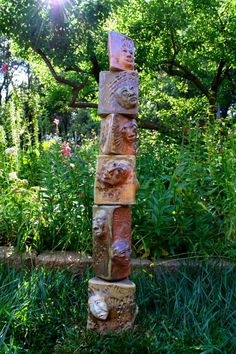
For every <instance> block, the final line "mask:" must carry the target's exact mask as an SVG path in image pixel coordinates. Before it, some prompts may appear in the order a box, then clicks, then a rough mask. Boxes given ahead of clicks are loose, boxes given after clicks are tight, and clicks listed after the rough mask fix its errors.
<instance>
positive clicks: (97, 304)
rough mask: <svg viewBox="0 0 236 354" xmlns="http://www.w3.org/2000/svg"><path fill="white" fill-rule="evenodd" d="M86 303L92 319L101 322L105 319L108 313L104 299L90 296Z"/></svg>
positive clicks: (99, 296) (98, 296)
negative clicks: (94, 318)
mask: <svg viewBox="0 0 236 354" xmlns="http://www.w3.org/2000/svg"><path fill="white" fill-rule="evenodd" d="M88 303H89V310H90V312H91V313H92V314H93V316H94V317H96V318H98V319H99V320H103V321H105V320H106V319H107V317H108V313H109V311H108V307H107V304H106V302H105V299H104V297H103V296H102V295H99V294H96V295H92V296H90V298H89V300H88Z"/></svg>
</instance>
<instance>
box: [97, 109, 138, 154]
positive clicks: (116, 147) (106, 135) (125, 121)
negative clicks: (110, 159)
mask: <svg viewBox="0 0 236 354" xmlns="http://www.w3.org/2000/svg"><path fill="white" fill-rule="evenodd" d="M136 138H137V122H136V120H135V119H132V118H131V119H130V118H127V117H125V116H122V115H120V114H109V115H108V116H107V117H106V118H103V119H102V121H101V134H100V143H101V144H100V149H101V153H102V154H104V155H110V154H117V155H135V154H136Z"/></svg>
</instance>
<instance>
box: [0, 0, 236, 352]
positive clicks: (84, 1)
mask: <svg viewBox="0 0 236 354" xmlns="http://www.w3.org/2000/svg"><path fill="white" fill-rule="evenodd" d="M235 15H236V7H235V2H234V1H233V0H224V1H223V0H204V1H199V2H196V1H193V0H186V1H182V0H181V1H180V0H177V1H173V0H162V1H155V0H149V1H147V0H131V1H126V0H120V1H113V0H103V1H90V0H50V1H49V0H47V1H46V0H30V1H29V0H27V1H26V0H19V1H17V2H15V1H8V2H5V1H1V0H0V17H1V23H0V247H1V248H9V247H11V248H14V254H15V255H16V256H19V255H22V254H25V253H34V254H36V255H39V254H41V253H42V252H44V251H51V252H55V251H58V252H61V251H63V252H69V251H70V252H71V251H73V252H78V253H79V254H81V255H82V256H87V255H89V256H91V255H92V247H93V244H92V209H93V204H94V199H93V198H94V178H95V173H96V159H97V156H98V155H99V133H100V121H101V118H100V117H99V116H98V114H97V104H98V83H99V73H100V72H101V71H104V70H108V56H107V36H108V32H109V31H111V30H115V31H118V32H120V33H124V34H126V35H128V36H129V37H131V38H132V39H133V41H134V43H135V63H136V70H137V71H138V74H139V87H140V92H139V117H138V120H137V121H138V148H137V156H136V173H137V177H138V181H139V190H138V192H137V195H136V204H135V205H134V206H132V258H133V259H141V260H148V261H149V262H150V263H149V264H150V265H149V267H146V268H143V269H135V270H134V271H133V272H132V276H131V279H132V280H133V281H134V283H135V284H136V287H137V295H136V298H137V304H138V306H139V314H138V316H137V319H136V321H135V325H134V328H133V329H132V330H129V331H124V332H122V333H107V334H98V333H94V332H93V331H88V330H86V321H87V296H88V295H87V291H88V280H89V279H90V278H91V277H92V270H91V268H90V267H87V268H85V269H84V271H83V272H82V273H81V274H77V273H71V272H70V271H69V270H68V269H67V268H66V267H64V269H60V270H58V269H57V270H55V269H47V268H44V267H35V266H34V265H33V266H30V267H26V266H25V265H24V264H21V265H18V266H16V265H14V264H12V263H9V262H8V261H6V260H2V261H1V264H0V288H1V291H0V313H1V316H0V352H1V353H108V354H109V353H120V352H121V351H122V352H124V353H169V354H171V353H180V354H182V353H183V354H185V353H191V354H192V353H234V352H236V340H235V333H236V310H235V309H236V281H235V279H236V276H235V275H236V274H235V269H236V268H235V260H236V177H235V175H236V98H235V97H236V91H235V87H236V60H235V59H236V58H235V48H236V42H235V29H236V24H235ZM163 261H164V262H166V263H167V264H168V267H164V266H162V265H161V264H162V262H163ZM175 261H178V262H179V263H178V266H176V265H175Z"/></svg>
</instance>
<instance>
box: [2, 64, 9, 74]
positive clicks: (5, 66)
mask: <svg viewBox="0 0 236 354" xmlns="http://www.w3.org/2000/svg"><path fill="white" fill-rule="evenodd" d="M7 68H8V64H6V63H3V64H2V72H3V73H4V74H6V72H7Z"/></svg>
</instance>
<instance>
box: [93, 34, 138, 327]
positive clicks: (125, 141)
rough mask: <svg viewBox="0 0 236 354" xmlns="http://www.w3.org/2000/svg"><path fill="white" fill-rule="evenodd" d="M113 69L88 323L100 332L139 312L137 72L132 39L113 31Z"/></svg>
mask: <svg viewBox="0 0 236 354" xmlns="http://www.w3.org/2000/svg"><path fill="white" fill-rule="evenodd" d="M108 51H109V61H110V71H103V72H101V73H100V81H99V104H98V113H99V115H100V116H101V117H102V121H101V134H100V155H99V156H98V158H97V168H96V177H95V185H94V202H95V205H94V207H93V225H92V229H93V268H94V273H95V278H92V279H90V281H89V289H88V292H89V299H88V323H87V328H88V329H92V330H95V331H98V332H107V331H122V330H125V329H129V328H132V326H133V323H134V320H135V317H136V315H137V312H138V308H137V305H136V304H135V289H136V287H135V284H134V283H133V282H131V281H130V280H129V279H128V277H129V275H130V272H131V234H132V232H131V231H132V230H131V223H132V220H131V209H130V207H129V205H132V204H135V194H136V191H137V187H138V182H137V179H136V171H135V154H136V135H137V123H136V120H135V118H136V117H137V115H138V75H137V72H136V71H134V44H133V41H132V40H131V39H130V38H129V37H127V36H124V35H121V34H119V33H116V32H110V33H109V38H108Z"/></svg>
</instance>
